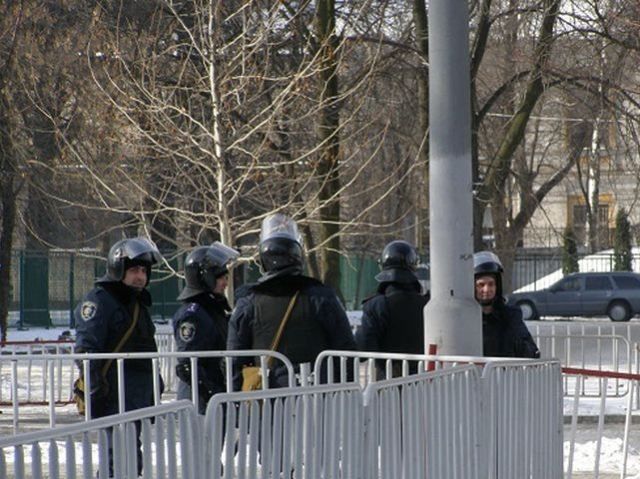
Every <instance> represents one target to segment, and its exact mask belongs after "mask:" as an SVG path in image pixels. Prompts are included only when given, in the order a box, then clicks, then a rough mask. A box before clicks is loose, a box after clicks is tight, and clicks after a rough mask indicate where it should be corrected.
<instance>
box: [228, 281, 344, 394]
mask: <svg viewBox="0 0 640 479" xmlns="http://www.w3.org/2000/svg"><path fill="white" fill-rule="evenodd" d="M296 291H300V294H299V296H298V299H297V301H296V303H295V306H294V308H293V310H292V313H291V316H290V318H289V320H288V322H287V324H286V327H285V329H284V332H283V334H282V338H281V340H280V344H279V345H278V347H277V351H278V352H281V353H282V354H284V355H285V356H287V357H288V358H289V359H290V360H291V362H292V363H293V364H294V365H296V366H297V365H299V364H301V363H311V367H313V362H314V361H315V359H316V357H317V356H318V354H319V353H320V352H321V351H323V350H326V349H339V350H354V349H355V341H354V339H353V334H352V333H351V327H350V326H349V320H348V319H347V315H346V313H345V311H344V309H343V308H342V306H341V304H340V302H339V301H338V298H337V297H336V295H335V292H334V291H333V290H332V289H331V288H329V287H327V286H324V285H323V284H322V283H321V282H320V281H318V280H316V279H313V278H310V277H308V276H304V275H301V274H290V275H284V276H276V277H272V278H270V279H267V280H266V281H261V282H258V283H257V284H254V285H252V286H251V287H250V288H248V290H247V291H246V295H245V296H243V297H241V298H240V299H238V302H237V304H236V307H235V309H234V311H233V314H232V316H231V320H230V322H229V337H228V340H227V349H229V350H234V349H270V346H271V344H272V341H273V338H274V337H275V334H276V332H277V330H278V326H279V325H280V322H281V321H282V318H283V316H284V314H285V311H286V310H287V306H288V304H289V301H290V300H291V298H292V297H293V295H294V294H295V292H296ZM251 362H255V361H253V360H252V358H238V359H237V360H235V361H234V390H238V389H239V388H240V385H241V373H240V370H241V368H242V366H243V365H244V364H248V363H251ZM256 365H257V364H256ZM336 371H337V370H336ZM320 380H322V378H320ZM269 383H270V386H271V387H286V386H288V383H287V372H286V368H285V367H284V366H282V365H278V364H277V362H276V363H275V364H274V365H273V368H272V370H271V374H270V381H269Z"/></svg>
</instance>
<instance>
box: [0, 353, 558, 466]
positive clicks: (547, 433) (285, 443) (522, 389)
mask: <svg viewBox="0 0 640 479" xmlns="http://www.w3.org/2000/svg"><path fill="white" fill-rule="evenodd" d="M427 359H429V360H432V361H433V363H434V364H443V365H444V364H446V365H447V367H446V368H444V369H438V370H435V371H431V372H423V373H420V374H415V375H410V376H407V377H402V378H395V379H390V380H384V381H379V382H372V383H369V386H368V387H367V390H366V391H365V392H364V393H363V392H362V389H361V388H360V386H359V385H358V384H357V383H355V382H349V383H338V384H327V385H320V386H307V387H295V388H286V389H278V390H271V391H269V390H264V391H258V392H250V393H223V394H218V395H216V396H214V397H213V398H212V399H211V400H210V402H209V405H208V407H207V412H206V416H205V418H204V422H203V427H202V428H200V427H199V426H198V425H197V424H198V417H197V414H196V413H195V408H194V407H193V406H192V405H191V403H189V402H186V403H185V402H177V403H171V404H168V405H161V406H155V407H152V408H146V409H142V410H139V411H134V412H130V413H125V414H122V415H119V416H117V417H109V418H102V419H98V420H91V421H87V422H85V423H83V424H80V425H78V424H76V425H73V426H65V427H62V428H53V429H50V430H45V431H40V432H34V433H28V434H21V435H18V436H14V437H13V438H8V439H5V440H2V441H0V450H2V451H3V453H2V458H3V460H4V454H5V452H4V451H5V450H7V451H9V450H13V451H16V453H15V459H14V465H15V468H16V470H18V469H19V470H20V471H21V472H20V474H17V475H16V476H17V477H24V474H25V471H24V463H25V462H26V461H24V460H23V458H24V449H25V448H28V447H31V457H32V460H31V464H32V470H31V474H32V476H33V477H35V478H40V477H42V476H43V474H42V470H43V469H44V468H45V466H47V468H48V470H49V471H53V472H52V473H51V475H50V477H60V476H61V475H63V476H64V477H75V474H72V473H71V471H73V472H74V473H75V471H77V470H79V471H82V474H83V477H85V478H89V477H94V474H95V472H94V471H93V467H94V464H97V467H98V470H99V474H100V477H106V476H107V470H106V468H107V459H106V458H107V454H106V447H107V446H108V441H107V434H106V429H107V428H109V427H113V428H114V443H113V444H114V451H115V452H114V468H116V471H115V472H116V473H115V476H116V477H135V476H136V474H137V473H136V471H137V463H136V458H135V456H136V454H135V451H136V446H135V427H134V425H133V423H134V421H136V420H137V421H142V436H141V438H142V451H143V454H142V460H143V465H144V469H143V474H144V477H149V478H151V477H161V478H164V477H184V478H187V479H189V478H193V479H200V478H207V479H211V478H214V479H215V478H222V477H224V478H231V477H239V478H242V477H249V478H254V477H271V478H273V477H281V478H292V477H296V478H313V479H316V478H319V479H321V478H338V477H354V478H365V477H366V478H368V477H381V478H397V477H399V478H406V479H414V478H415V479H421V478H427V477H471V478H478V479H485V478H486V479H488V478H492V479H493V478H496V479H508V478H509V479H510V478H513V477H530V478H534V479H537V478H541V477H545V478H556V477H560V476H561V474H562V467H561V463H560V468H559V469H558V461H557V457H561V456H559V455H561V454H562V452H561V445H562V443H561V439H562V429H561V418H562V416H561V409H560V400H559V397H560V385H559V384H560V380H559V365H558V363H557V362H553V361H523V360H515V361H501V362H499V363H492V362H489V363H488V364H487V365H486V366H485V367H484V374H483V375H482V377H481V376H480V371H481V369H480V367H478V366H477V365H474V364H466V365H462V366H453V364H454V363H474V362H476V361H477V360H478V359H485V358H469V357H455V358H454V357H437V356H433V357H429V358H427ZM554 384H555V387H554ZM554 394H555V396H554ZM556 396H557V397H556ZM507 401H509V402H510V401H524V403H523V404H524V406H523V405H522V404H521V405H520V407H519V409H520V411H524V412H523V413H524V414H525V415H526V418H525V421H524V422H523V421H522V418H521V417H518V418H517V419H518V420H516V418H515V416H513V415H508V416H506V418H505V416H504V415H503V412H502V411H501V410H500V411H499V412H500V414H497V409H492V408H494V407H496V408H497V405H499V404H502V405H504V404H507ZM176 405H178V406H179V407H180V408H184V409H180V411H184V414H182V415H179V416H176V415H175V414H176V412H175V411H176V409H175V408H176V407H178V406H176ZM513 409H515V407H513ZM171 414H173V416H171V419H170V420H164V419H163V418H164V416H166V415H171ZM152 417H158V418H159V419H158V420H156V421H155V422H154V423H152V421H151V419H150V418H152ZM485 419H486V420H485ZM536 420H537V422H536ZM158 425H159V426H158ZM158 427H159V428H160V431H159V432H158V429H157V428H158ZM529 428H531V431H530V432H529V431H528V429H529ZM523 429H527V430H526V431H523ZM558 434H559V438H560V442H558V440H557V438H558ZM74 436H75V437H74ZM516 436H517V437H518V438H522V437H525V442H524V446H522V445H518V444H516V443H518V441H514V440H513V439H514V437H516ZM534 436H535V438H536V440H537V444H539V446H536V444H533V443H532V442H531V441H530V439H531V437H534ZM165 437H166V438H168V439H166V441H169V438H175V439H171V440H170V442H165ZM56 441H62V443H60V444H59V443H57V442H56ZM154 441H155V444H154ZM74 442H77V445H76V444H74ZM31 444H35V445H32V446H30V445H31ZM40 444H44V445H45V446H40ZM165 444H167V446H166V449H167V450H166V453H165ZM47 445H48V447H49V449H48V450H49V451H53V452H52V454H50V455H49V457H48V458H46V460H42V456H43V454H42V451H43V450H45V449H46V447H47ZM159 445H161V446H159ZM485 447H486V450H485V449H484V448H485ZM10 448H12V449H10ZM58 448H64V450H65V458H66V465H65V467H66V472H65V473H64V474H60V472H59V469H60V461H58V459H57V458H58V452H57V450H58ZM76 448H77V449H78V450H80V451H82V453H81V454H80V456H81V460H80V461H77V460H76V457H75V451H76ZM487 451H492V452H488V453H487ZM163 454H164V455H163ZM487 454H489V455H487ZM534 455H535V457H534ZM488 457H490V459H489V460H488V459H487V458H488ZM52 458H53V460H52ZM0 467H4V471H5V473H8V472H9V471H8V467H7V461H6V460H4V462H2V463H0ZM0 471H2V469H0ZM514 471H518V474H513V472H514ZM522 472H524V475H523V474H521V473H522ZM2 477H4V476H2Z"/></svg>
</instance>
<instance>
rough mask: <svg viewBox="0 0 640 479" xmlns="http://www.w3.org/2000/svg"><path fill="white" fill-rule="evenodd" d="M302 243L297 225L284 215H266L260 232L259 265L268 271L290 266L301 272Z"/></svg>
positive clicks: (272, 271) (276, 270)
mask: <svg viewBox="0 0 640 479" xmlns="http://www.w3.org/2000/svg"><path fill="white" fill-rule="evenodd" d="M302 264H303V259H302V244H301V240H300V234H299V233H298V225H296V222H295V221H294V220H292V219H291V218H289V217H288V216H286V215H283V214H281V213H276V214H274V215H271V216H267V217H266V218H265V219H264V221H263V222H262V230H261V232H260V265H261V266H262V269H263V271H264V272H265V273H267V275H268V276H269V277H273V275H269V273H274V272H278V271H282V270H284V269H289V268H292V269H294V270H299V271H298V272H302Z"/></svg>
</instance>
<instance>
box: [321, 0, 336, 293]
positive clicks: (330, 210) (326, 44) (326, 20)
mask: <svg viewBox="0 0 640 479" xmlns="http://www.w3.org/2000/svg"><path fill="white" fill-rule="evenodd" d="M334 29H335V1H334V0H317V3H316V35H317V38H318V42H319V48H320V57H319V58H320V72H319V74H320V85H319V87H320V91H321V93H320V118H319V119H318V140H319V141H318V143H319V145H320V164H319V172H320V177H321V181H322V186H321V189H320V194H319V200H320V202H321V206H320V244H321V245H322V246H321V247H322V252H321V257H320V269H321V271H322V280H323V281H324V282H325V283H327V284H328V285H329V286H331V287H333V288H334V289H335V290H336V291H340V256H339V255H340V236H339V232H340V226H339V222H340V199H339V197H338V194H339V190H340V176H339V154H340V137H339V127H340V105H339V103H338V94H339V86H338V76H337V71H336V66H337V52H336V48H337V38H336V36H335V32H334Z"/></svg>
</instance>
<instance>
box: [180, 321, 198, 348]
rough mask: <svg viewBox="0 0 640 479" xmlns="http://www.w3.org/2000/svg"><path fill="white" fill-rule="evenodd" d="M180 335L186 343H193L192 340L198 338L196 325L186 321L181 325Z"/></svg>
mask: <svg viewBox="0 0 640 479" xmlns="http://www.w3.org/2000/svg"><path fill="white" fill-rule="evenodd" d="M178 335H179V336H180V339H181V340H182V341H184V342H185V343H188V342H191V340H193V338H194V337H195V336H196V325H195V324H194V323H192V322H191V321H185V322H184V323H182V324H181V325H180V328H179V329H178Z"/></svg>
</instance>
